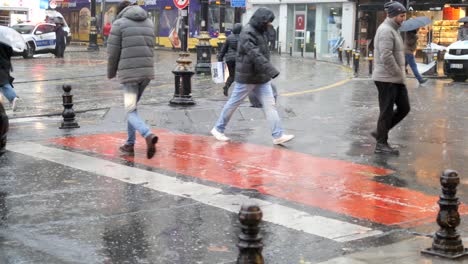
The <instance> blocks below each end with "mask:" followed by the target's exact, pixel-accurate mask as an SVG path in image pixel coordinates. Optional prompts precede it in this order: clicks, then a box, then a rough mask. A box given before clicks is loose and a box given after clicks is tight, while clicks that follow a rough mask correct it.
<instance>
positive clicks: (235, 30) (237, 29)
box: [232, 23, 242, 34]
mask: <svg viewBox="0 0 468 264" xmlns="http://www.w3.org/2000/svg"><path fill="white" fill-rule="evenodd" d="M241 30H242V24H241V23H236V24H234V28H233V29H232V34H239V33H240V32H241Z"/></svg>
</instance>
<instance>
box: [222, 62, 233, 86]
mask: <svg viewBox="0 0 468 264" xmlns="http://www.w3.org/2000/svg"><path fill="white" fill-rule="evenodd" d="M226 65H227V67H228V71H229V77H228V79H227V80H226V84H225V85H224V87H226V89H229V87H230V86H231V84H232V83H233V82H234V77H235V75H236V61H226Z"/></svg>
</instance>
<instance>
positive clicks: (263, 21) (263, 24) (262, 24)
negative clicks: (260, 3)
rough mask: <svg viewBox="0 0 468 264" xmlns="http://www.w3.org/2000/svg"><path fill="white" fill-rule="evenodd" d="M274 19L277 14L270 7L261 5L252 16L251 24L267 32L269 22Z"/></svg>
mask: <svg viewBox="0 0 468 264" xmlns="http://www.w3.org/2000/svg"><path fill="white" fill-rule="evenodd" d="M274 19H275V15H274V14H273V12H272V11H271V10H270V9H268V8H266V7H260V8H259V9H257V11H255V13H254V14H253V15H252V17H251V18H250V21H249V24H250V25H252V26H253V27H254V28H256V29H257V30H260V31H262V32H265V31H266V29H267V24H268V22H272V21H273V20H274Z"/></svg>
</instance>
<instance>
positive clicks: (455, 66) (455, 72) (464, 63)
mask: <svg viewBox="0 0 468 264" xmlns="http://www.w3.org/2000/svg"><path fill="white" fill-rule="evenodd" d="M444 73H445V75H447V76H448V77H449V78H452V79H453V80H454V81H456V82H464V81H465V80H466V79H468V40H463V41H457V42H454V43H452V44H450V46H448V47H447V51H446V53H445V56H444Z"/></svg>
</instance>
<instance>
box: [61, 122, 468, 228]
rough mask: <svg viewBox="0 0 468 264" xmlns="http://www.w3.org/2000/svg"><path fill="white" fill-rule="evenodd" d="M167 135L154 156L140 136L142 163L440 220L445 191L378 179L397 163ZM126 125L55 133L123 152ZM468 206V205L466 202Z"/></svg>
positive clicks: (345, 206)
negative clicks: (108, 130)
mask: <svg viewBox="0 0 468 264" xmlns="http://www.w3.org/2000/svg"><path fill="white" fill-rule="evenodd" d="M154 132H155V133H156V134H158V136H159V137H160V142H159V143H158V145H157V153H156V155H155V157H154V158H153V159H151V160H148V159H146V158H145V157H146V155H145V150H146V146H145V145H144V143H142V142H143V141H142V140H139V142H138V143H139V144H137V145H136V149H135V150H136V156H135V157H134V158H133V157H123V156H122V158H125V159H126V160H129V161H133V162H135V163H139V164H144V165H147V166H151V167H156V168H161V169H165V170H169V171H174V172H177V173H180V174H183V175H187V176H191V177H196V178H201V179H205V180H209V181H213V182H218V183H221V184H226V185H230V186H235V187H239V188H244V189H256V190H258V191H259V192H261V193H263V194H267V195H271V196H275V197H279V198H282V199H286V200H290V201H294V202H297V203H302V204H306V205H310V206H314V207H319V208H322V209H325V210H329V211H333V212H336V213H339V214H345V215H350V216H353V217H356V218H360V219H367V220H370V221H373V222H377V223H382V224H386V225H394V224H396V225H404V226H411V225H412V223H414V224H416V223H418V224H420V222H421V221H423V222H425V221H434V219H435V216H436V214H437V211H438V206H437V204H436V202H437V200H438V197H436V196H429V195H426V194H423V193H421V192H417V191H414V190H410V189H405V188H396V187H393V186H389V185H386V184H383V183H379V182H375V181H372V180H371V177H372V176H378V175H388V174H391V173H393V171H391V170H387V169H382V168H377V167H372V166H367V165H360V164H355V163H351V162H346V161H340V160H331V159H325V158H318V157H313V156H310V155H306V154H302V153H297V152H292V151H289V150H285V149H281V148H271V147H265V146H259V145H254V144H248V143H236V142H233V143H223V142H218V141H215V140H214V139H213V138H211V137H206V136H198V135H188V134H174V133H171V132H168V131H165V130H154ZM125 138H126V134H124V133H115V134H98V135H88V136H79V137H68V138H58V139H53V140H52V142H54V143H56V144H60V145H64V146H67V147H71V148H75V149H81V150H87V151H91V152H95V153H99V154H103V155H105V156H108V157H112V158H116V157H121V155H120V154H119V152H118V147H119V145H121V144H122V143H123V142H124V140H125ZM461 209H462V210H461V212H462V213H468V210H466V209H467V208H466V207H463V208H461Z"/></svg>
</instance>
